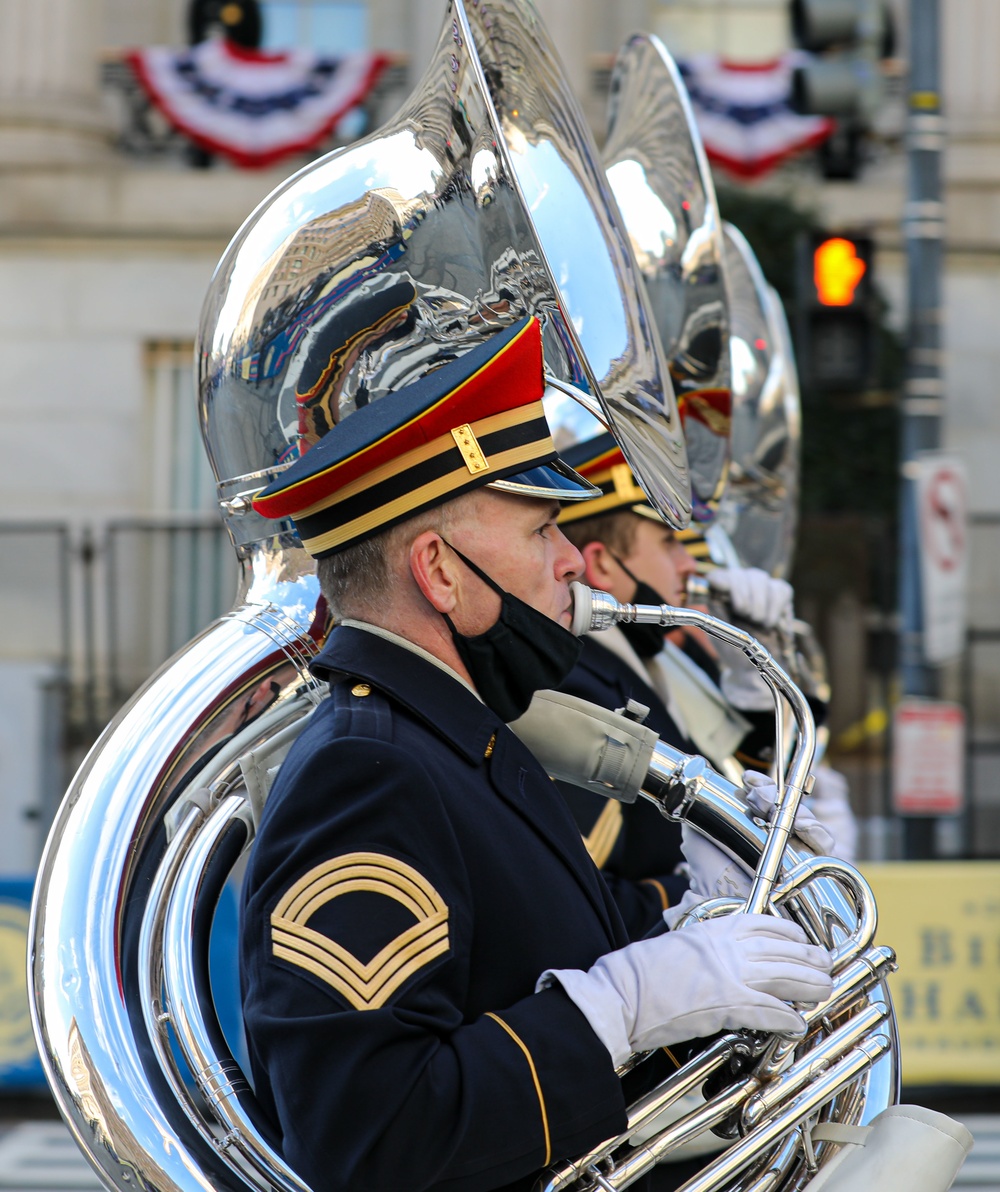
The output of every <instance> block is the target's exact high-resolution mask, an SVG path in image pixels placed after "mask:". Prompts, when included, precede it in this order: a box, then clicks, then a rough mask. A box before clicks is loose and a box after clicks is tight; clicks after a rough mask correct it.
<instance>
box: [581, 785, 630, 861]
mask: <svg viewBox="0 0 1000 1192" xmlns="http://www.w3.org/2000/svg"><path fill="white" fill-rule="evenodd" d="M621 830H622V805H621V803H619V802H618V801H617V799H608V800H607V802H606V803H605V805H604V808H603V810H602V811H601V814H600V815H599V816H598V817H597V821H596V822H595V824H594V826H593V827H592V828H591V829H590V835H589V836H584V838H583V843H584V844H585V845H586V846H587V852H588V853H590V858H591V860H592V861H593V862H594V864H595V865H596V866H597V868H598V869H603V868H604V865H605V862H606V861H607V859H608V857H610V856H611V850H612V849H613V848H614V847H615V841H616V840H617V839H618V836H619V834H620V833H621Z"/></svg>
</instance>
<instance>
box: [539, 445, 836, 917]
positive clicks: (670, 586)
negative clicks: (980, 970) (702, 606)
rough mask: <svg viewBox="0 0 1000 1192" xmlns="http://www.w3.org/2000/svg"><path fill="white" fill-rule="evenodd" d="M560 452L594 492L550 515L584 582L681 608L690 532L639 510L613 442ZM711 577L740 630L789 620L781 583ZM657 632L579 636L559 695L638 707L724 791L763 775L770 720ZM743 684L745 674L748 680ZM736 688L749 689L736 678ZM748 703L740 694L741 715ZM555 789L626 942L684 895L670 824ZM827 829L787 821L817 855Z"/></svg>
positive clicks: (623, 596)
mask: <svg viewBox="0 0 1000 1192" xmlns="http://www.w3.org/2000/svg"><path fill="white" fill-rule="evenodd" d="M562 454H563V458H564V459H565V460H566V462H567V463H569V464H570V465H571V466H572V467H573V468H575V469H576V470H577V471H578V472H580V474H581V475H582V476H584V477H585V479H587V480H588V481H590V482H591V483H592V484H594V485H595V486H596V487H598V488H600V490H601V495H600V496H599V497H597V498H596V499H595V500H593V501H589V502H587V503H585V504H573V505H566V506H564V508H563V510H562V513H561V514H560V516H559V524H560V528H561V529H562V530H563V532H564V533H565V535H566V536H567V538H569V540H570V541H571V542H572V543H573V545H574V546H576V547H577V549H578V550H579V551H580V552H581V556H582V558H583V561H584V566H585V573H584V581H585V582H586V583H587V584H588V585H589V586H590V587H592V588H599V589H601V590H602V591H606V592H610V593H611V595H612V596H614V597H615V599H616V600H619V601H621V602H624V603H632V604H672V605H680V606H683V605H684V604H686V603H687V580H688V577H689V576H691V575H694V574H696V573H697V570H698V557H697V549H696V546H695V545H694V543H692V545H691V546H688V545H687V541H688V539H689V538H690V537H691V536H690V532H684V531H682V532H677V531H675V530H673V529H672V528H671V527H670V526H669V525H667V523H666V522H665V521H664V520H663V518H662V517H661V516H660V514H659V513H658V512H657V511H656V510H655V509H654V508H653V507H652V505H650V503H649V500H648V498H647V496H646V494H645V493H644V492H643V490H642V489H641V488H640V487H639V485H638V484H637V482H636V480H635V477H634V475H633V473H632V471H631V469H630V467H629V465H628V463H627V462H626V461H625V457H624V455H623V454H622V450H621V448H620V447H619V446H618V444H617V443H616V441H615V440H614V438H613V437H612V436H611V435H610V434H601V435H597V436H596V437H594V438H591V439H587V440H585V441H583V442H581V443H577V444H575V445H574V446H572V447H569V448H566V449H565V450H564V451H563V453H562ZM701 545H704V540H703V539H702V540H701ZM713 576H714V580H713V582H714V583H716V584H718V585H719V586H722V587H725V588H726V589H727V590H728V591H729V594H730V601H731V604H732V607H733V611H734V612H735V613H737V614H739V615H741V616H743V617H745V618H746V619H747V620H748V621H751V622H754V623H755V624H759V625H760V626H761V627H762V628H765V629H770V628H773V627H774V626H775V625H776V624H778V623H779V622H780V621H781V619H782V618H784V617H790V615H791V604H792V588H791V586H790V585H789V584H788V583H786V582H785V581H784V580H780V579H774V578H772V577H771V576H769V575H768V574H767V573H766V572H764V571H762V570H760V569H759V568H754V567H745V568H719V569H716V570H715V571H714V573H713ZM667 633H668V631H667V630H665V629H664V628H663V627H662V626H660V625H640V624H627V623H626V624H622V625H619V626H616V627H614V628H612V629H609V630H606V631H603V632H601V633H591V634H588V635H586V636H585V638H584V639H583V648H582V651H581V655H580V659H579V661H578V662H577V665H576V666H575V667H574V668H573V670H572V672H571V673H570V675H569V676H568V677H567V679H566V680H565V682H564V683H563V684H562V687H561V690H563V691H565V692H568V693H569V694H571V695H575V696H579V697H580V698H582V699H586V700H589V701H590V702H591V703H595V704H599V705H600V706H601V707H605V708H610V709H612V710H615V709H617V708H622V707H625V706H627V704H628V702H629V700H634V701H635V702H637V703H639V704H641V705H642V706H643V707H645V708H648V709H649V711H648V714H647V716H646V718H645V720H644V723H645V724H647V725H648V726H649V727H650V728H652V729H653V730H654V731H655V732H656V733H657V735H658V736H659V737H660V739H661V740H664V741H666V742H668V743H669V744H671V745H675V746H677V747H678V748H679V749H682V750H684V752H686V753H702V754H704V755H705V756H706V757H707V758H708V759H709V760H710V761H711V763H712V765H713V766H715V768H716V769H718V770H720V771H722V772H724V773H727V774H728V776H729V777H730V778H731V779H733V780H734V781H740V771H741V770H742V769H743V768H744V767H747V766H749V767H751V768H752V769H756V770H763V769H766V768H767V765H768V762H767V760H765V757H764V756H763V755H764V754H765V753H766V752H767V751H769V750H771V749H772V748H773V719H772V717H771V714H770V712H768V713H767V714H766V715H765V716H761V715H760V714H759V712H758V709H757V708H756V707H754V706H750V707H747V708H744V707H734V706H733V702H734V699H735V698H738V696H736V695H734V693H733V692H732V691H731V690H727V692H726V693H725V694H724V693H723V691H722V690H721V689H720V687H719V685H718V684H719V682H720V681H722V680H721V676H720V672H719V670H718V668H717V667H714V664H713V660H712V659H711V657H710V656H708V655H707V654H706V652H705V651H704V650H701V649H699V648H698V646H697V643H696V642H695V643H694V644H695V649H696V650H697V654H696V657H697V658H698V659H699V661H701V662H702V665H703V666H704V667H706V668H712V669H711V672H710V673H706V670H703V669H702V668H701V667H699V666H698V665H697V663H696V662H695V661H694V660H693V659H692V658H690V657H688V656H687V654H686V653H684V652H682V650H681V649H680V648H679V647H678V646H677V645H675V644H673V643H671V642H669V641H667V640H666V637H667ZM741 673H742V672H741ZM755 677H757V672H756V671H753V673H752V674H751V675H750V676H749V678H750V679H753V678H755ZM742 686H744V687H748V686H749V684H748V682H747V679H746V678H744V679H742ZM757 695H758V692H757V690H756V688H751V690H750V692H749V696H750V698H749V703H750V704H751V705H753V704H754V703H755V701H756V697H757ZM763 695H764V698H765V700H766V701H767V706H768V707H769V706H770V701H771V695H770V691H769V690H768V689H767V688H764V691H763ZM727 696H728V697H730V698H727ZM765 721H766V723H765ZM768 733H770V737H769V738H768ZM749 781H750V784H751V786H753V785H754V784H756V783H760V784H761V785H760V786H759V787H758V788H757V793H756V794H754V795H751V798H758V799H759V798H761V797H762V795H761V792H762V791H763V790H764V789H767V788H764V785H763V780H762V778H751V779H750V780H749ZM769 786H770V784H768V788H769ZM560 787H561V789H562V790H563V793H564V795H565V797H566V799H567V802H568V803H569V805H570V807H571V809H572V811H573V814H574V816H575V818H576V819H577V822H578V824H579V825H580V829H581V831H582V833H583V835H584V839H585V841H586V842H587V845H588V850H589V851H590V852H591V855H592V856H593V857H594V860H595V862H596V863H597V864H598V865H599V866H601V867H602V869H603V870H604V873H605V879H606V880H607V882H608V884H609V886H610V888H611V890H612V892H613V893H614V896H615V899H616V902H617V903H618V906H619V910H620V911H621V913H622V916H623V918H624V920H625V923H626V926H627V927H628V930H629V933H630V935H631V936H632V938H633V939H638V938H641V937H642V936H643V935H645V934H646V932H647V931H649V930H650V928H651V927H652V926H653V925H654V924H655V923H656V921H657V919H658V917H659V915H660V914H662V913H663V912H664V911H666V910H667V909H668V908H670V907H676V905H677V903H678V901H679V899H680V898H681V897H682V896H683V894H684V892H685V891H686V889H687V878H686V877H684V876H681V874H682V873H683V871H684V869H685V867H686V866H685V864H684V863H685V856H684V855H683V853H682V850H681V834H682V833H681V827H680V825H679V824H674V823H669V822H664V820H663V817H662V816H661V815H660V813H659V811H658V810H657V809H656V808H655V807H654V806H653V805H652V804H650V803H647V802H645V801H644V800H639V801H638V802H636V803H634V804H631V805H630V806H627V807H624V806H623V805H622V804H620V803H612V802H610V801H608V800H605V799H602V798H601V797H600V796H599V795H595V794H593V793H592V792H589V791H585V790H582V789H580V788H578V787H573V786H570V785H568V784H560ZM768 797H770V791H769V790H768ZM845 802H846V800H845ZM828 827H829V825H828V824H827V823H826V822H825V821H824V822H823V823H817V822H815V819H814V815H813V814H811V813H810V810H809V809H808V808H806V807H802V808H801V809H800V811H799V814H798V816H797V817H796V828H797V832H798V834H799V836H800V837H801V838H803V839H806V840H807V842H808V843H810V844H811V845H812V847H813V848H814V850H815V851H817V852H822V853H828V852H830V851H833V850H834V849H835V841H834V836H833V834H832V833H831V832H830V831H828ZM702 847H704V845H703V842H702V841H701V840H700V839H697V840H695V839H692V841H690V842H689V845H688V852H691V851H692V849H694V850H698V849H700V848H702ZM689 859H690V858H688V860H689ZM727 880H729V881H730V883H731V884H733V886H734V888H733V889H732V890H731V891H728V892H731V893H734V894H736V893H742V892H743V889H742V886H743V883H742V881H741V879H740V878H739V876H738V874H737V870H736V867H735V866H734V867H732V869H731V870H730V871H728V878H727ZM737 887H738V888H737ZM747 888H748V887H747ZM713 892H714V891H713ZM720 892H721V891H720Z"/></svg>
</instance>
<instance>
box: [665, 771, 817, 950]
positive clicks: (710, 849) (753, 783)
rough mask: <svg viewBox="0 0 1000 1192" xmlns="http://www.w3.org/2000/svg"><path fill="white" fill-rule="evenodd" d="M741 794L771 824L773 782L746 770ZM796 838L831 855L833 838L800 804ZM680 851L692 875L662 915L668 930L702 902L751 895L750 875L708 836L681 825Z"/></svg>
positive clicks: (796, 817) (773, 793) (764, 776)
mask: <svg viewBox="0 0 1000 1192" xmlns="http://www.w3.org/2000/svg"><path fill="white" fill-rule="evenodd" d="M740 793H741V794H742V795H743V798H744V799H746V801H747V806H748V807H749V808H750V809H751V810H752V811H754V812H755V813H756V814H757V815H759V816H762V817H763V818H764V819H766V820H770V818H771V816H772V815H773V814H774V803H775V798H776V797H777V793H778V788H777V786H776V785H775V783H774V780H773V779H771V778H768V776H767V775H766V774H760V773H758V772H757V771H756V770H747V771H746V773H745V774H744V775H743V788H742V790H741V791H740ZM795 835H796V836H797V837H798V838H799V840H800V841H801V842H802V843H803V844H805V845H808V847H809V848H811V849H812V850H813V851H814V852H816V853H820V854H822V855H823V856H828V855H830V850H831V848H832V847H833V843H834V841H833V837H832V836H831V835H830V833H829V832H828V831H827V829H826V828H825V827H824V826H823V824H821V823H820V821H819V820H818V819H817V818H816V816H815V815H813V813H812V812H811V811H810V810H809V808H808V807H805V806H804V805H803V804H802V803H799V806H798V810H797V811H796V813H795ZM681 851H682V852H683V854H684V859H685V861H687V864H688V869H689V870H690V872H691V886H690V889H688V890H686V891H685V892H684V897H683V898H682V899H681V901H680V902H678V903H677V904H676V905H675V906H672V907H670V909H669V910H668V911H667V912H666V913H665V914H664V919H665V920H666V923H667V926H668V927H669V928H670V929H671V930H673V927H674V924H675V923H676V922H677V920H678V919H680V918H682V917H683V916H684V915H685V914H686V913H687V912H688V910H690V908H691V907H692V906H695V905H697V904H698V903H699V902H704V900H705V899H706V898H746V896H747V895H748V894H749V893H750V882H751V879H750V875H749V874H748V873H747V872H746V870H745V869H744V868H743V866H742V865H740V864H739V863H738V862H736V861H734V860H733V859H732V857H730V856H729V855H728V854H727V853H724V852H723V851H722V849H721V848H719V846H718V845H717V844H715V843H714V842H713V841H711V840H709V838H708V837H707V836H702V834H701V833H700V832H696V831H695V830H694V828H690V827H688V825H687V824H682V825H681Z"/></svg>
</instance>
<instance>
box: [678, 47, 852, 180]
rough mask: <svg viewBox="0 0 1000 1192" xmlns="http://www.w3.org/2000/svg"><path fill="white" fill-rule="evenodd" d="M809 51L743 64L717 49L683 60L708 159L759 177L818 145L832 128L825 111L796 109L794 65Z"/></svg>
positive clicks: (744, 175)
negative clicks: (800, 111)
mask: <svg viewBox="0 0 1000 1192" xmlns="http://www.w3.org/2000/svg"><path fill="white" fill-rule="evenodd" d="M807 60H808V56H807V55H804V54H801V53H799V52H797V51H793V52H791V53H788V54H783V55H782V56H781V57H780V58H776V59H774V60H773V61H771V62H762V63H755V64H742V63H734V62H729V61H727V60H726V59H724V58H721V57H719V55H717V54H698V55H694V56H693V57H691V58H687V59H685V60H684V61H683V62H678V63H677V65H678V67H679V68H680V71H681V74H682V75H683V76H684V82H685V83H686V84H687V88H688V92H689V94H690V96H691V106H692V107H693V109H694V114H695V118H696V120H697V122H698V129H699V131H700V132H701V137H702V140H703V141H704V143H705V152H706V153H707V154H708V156H709V159H710V160H711V161H712V162H714V163H715V164H717V165H720V166H723V167H724V168H725V169H726V170H728V171H729V172H730V173H731V174H735V175H736V176H737V177H739V178H757V177H759V176H760V175H761V174H766V173H767V172H768V171H769V170H772V169H774V167H775V166H777V165H780V164H781V162H783V161H784V160H785V159H786V158H788V157H791V156H792V155H793V154H795V153H798V152H800V151H801V150H803V149H809V148H812V147H813V146H816V145H819V144H820V143H821V142H822V141H825V140H826V138H827V137H828V136H829V135H830V133H831V132H832V131H833V126H834V122H833V121H832V120H830V119H828V118H827V117H825V116H800V115H798V114H797V113H796V112H793V111H792V109H791V107H790V105H789V100H790V98H791V88H792V71H793V69H794V68H795V67H796V66H797V65H800V64H803V63H805V62H806V61H807Z"/></svg>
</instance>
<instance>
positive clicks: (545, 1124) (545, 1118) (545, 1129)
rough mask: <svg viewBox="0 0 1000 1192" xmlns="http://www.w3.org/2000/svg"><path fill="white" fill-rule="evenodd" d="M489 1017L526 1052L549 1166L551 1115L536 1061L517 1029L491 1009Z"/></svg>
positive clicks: (544, 1165) (546, 1165) (550, 1159)
mask: <svg viewBox="0 0 1000 1192" xmlns="http://www.w3.org/2000/svg"><path fill="white" fill-rule="evenodd" d="M486 1017H487V1018H492V1019H493V1021H494V1022H495V1023H497V1024H498V1025H500V1026H502V1027H503V1029H504V1030H505V1031H506V1032H507V1034H508V1035H510V1037H511V1038H512V1039H513V1040H514V1042H515V1043H516V1044H517V1045H518V1047H520V1049H521V1051H522V1052H523V1053H524V1058H525V1059H526V1060H527V1061H528V1067H529V1068H530V1069H531V1079H532V1080H533V1081H534V1082H535V1092H536V1093H537V1094H538V1108H539V1109H540V1110H541V1114H542V1133H543V1134H544V1135H545V1161H544V1162H543V1163H542V1166H543V1167H548V1165H549V1164H550V1163H551V1162H552V1141H551V1139H550V1138H549V1115H548V1113H547V1112H546V1109H545V1097H544V1096H543V1095H542V1086H541V1082H540V1081H539V1079H538V1073H537V1071H536V1070H535V1061H534V1060H533V1059H532V1058H531V1052H530V1051H529V1050H528V1049H527V1047H526V1046H525V1045H524V1043H523V1041H522V1040H521V1037H520V1036H519V1035H518V1034H517V1032H516V1031H514V1030H512V1029H511V1028H510V1027H509V1026H508V1025H507V1024H506V1022H504V1020H503V1019H502V1018H501V1017H500V1016H499V1015H498V1014H493V1013H491V1012H490V1011H489V1010H487V1012H486Z"/></svg>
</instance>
